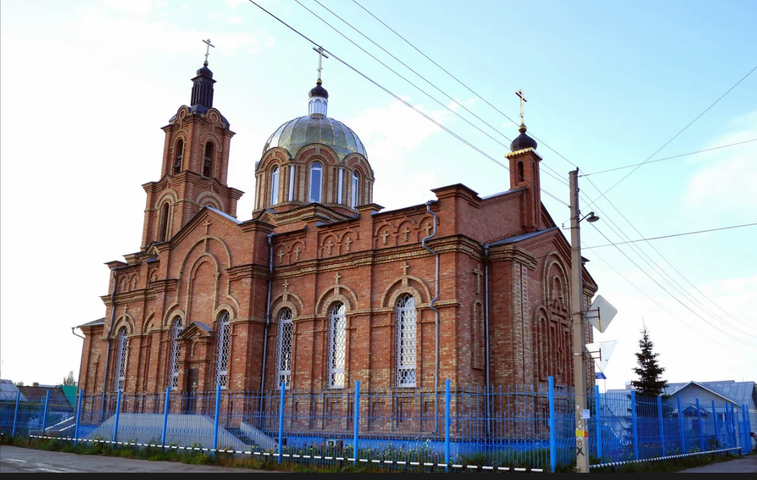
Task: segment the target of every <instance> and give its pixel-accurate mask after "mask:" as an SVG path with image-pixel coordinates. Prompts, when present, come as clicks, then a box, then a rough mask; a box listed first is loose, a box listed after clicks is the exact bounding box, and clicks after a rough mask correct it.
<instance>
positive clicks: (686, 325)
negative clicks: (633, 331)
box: [582, 247, 753, 355]
mask: <svg viewBox="0 0 757 480" xmlns="http://www.w3.org/2000/svg"><path fill="white" fill-rule="evenodd" d="M582 248H583V247H582ZM594 255H596V256H597V258H599V259H600V260H602V261H603V262H605V264H606V265H607V266H608V267H610V269H611V270H612V271H613V272H615V273H616V274H617V275H618V276H620V278H622V279H623V280H625V281H626V282H628V283H629V284H630V285H631V286H632V287H633V288H635V289H636V290H638V291H639V293H641V294H642V295H644V296H645V297H647V298H648V299H649V300H651V301H652V302H653V303H654V304H655V305H657V306H658V307H660V308H661V309H662V310H663V311H665V313H667V314H668V315H670V316H671V317H672V318H673V319H675V320H676V321H678V322H680V323H682V324H683V325H684V326H685V327H686V328H689V329H691V330H693V331H694V332H696V333H698V334H699V335H702V336H703V337H705V338H706V339H707V340H708V341H712V342H715V343H717V344H718V345H720V346H722V347H726V348H728V349H730V350H735V351H738V352H741V353H747V354H750V355H751V354H752V353H753V352H750V351H746V350H739V349H737V348H733V346H731V345H725V344H724V343H721V342H719V341H718V340H716V339H714V338H712V337H711V336H709V335H707V334H706V333H703V332H701V331H699V330H697V329H696V328H694V327H693V326H691V324H690V323H689V322H684V321H683V320H681V319H680V318H678V317H677V316H675V315H673V313H672V312H670V310H668V309H667V308H665V307H663V306H662V305H660V303H659V302H658V301H657V300H655V299H654V298H652V297H650V296H649V294H647V293H646V292H645V291H644V290H642V289H641V288H639V286H638V285H636V284H635V283H633V282H632V281H631V280H629V279H628V278H627V277H626V276H625V275H623V274H622V273H620V272H619V271H618V270H617V269H616V268H615V267H613V266H612V264H611V263H610V262H608V261H607V260H605V259H604V258H603V257H602V256H601V255H600V254H599V253H598V252H594Z"/></svg>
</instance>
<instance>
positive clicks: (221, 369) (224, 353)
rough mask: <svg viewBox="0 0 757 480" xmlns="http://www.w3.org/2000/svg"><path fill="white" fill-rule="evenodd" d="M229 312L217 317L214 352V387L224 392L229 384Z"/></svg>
mask: <svg viewBox="0 0 757 480" xmlns="http://www.w3.org/2000/svg"><path fill="white" fill-rule="evenodd" d="M229 318H230V315H229V312H226V311H224V312H222V313H221V314H220V315H219V316H218V344H217V350H216V387H218V386H219V385H220V387H221V390H225V389H226V388H227V387H228V384H229V357H230V353H231V352H230V349H231V345H230V343H231V342H230V341H229V340H230V337H231V335H230V334H231V324H230V323H229Z"/></svg>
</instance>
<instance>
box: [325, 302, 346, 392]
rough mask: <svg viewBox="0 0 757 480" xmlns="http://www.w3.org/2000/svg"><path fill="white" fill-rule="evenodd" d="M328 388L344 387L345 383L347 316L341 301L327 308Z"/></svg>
mask: <svg viewBox="0 0 757 480" xmlns="http://www.w3.org/2000/svg"><path fill="white" fill-rule="evenodd" d="M328 322H329V359H328V360H329V363H328V366H329V388H344V385H345V383H346V376H347V374H346V370H345V365H346V356H345V355H346V351H347V349H346V343H347V316H346V314H345V307H344V304H343V303H336V304H334V306H332V307H331V308H330V309H329V318H328Z"/></svg>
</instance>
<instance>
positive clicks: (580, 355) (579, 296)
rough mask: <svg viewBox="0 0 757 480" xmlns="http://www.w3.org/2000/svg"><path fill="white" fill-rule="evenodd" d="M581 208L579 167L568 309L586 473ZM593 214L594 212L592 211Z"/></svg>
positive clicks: (573, 175) (581, 469)
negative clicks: (571, 326) (579, 201)
mask: <svg viewBox="0 0 757 480" xmlns="http://www.w3.org/2000/svg"><path fill="white" fill-rule="evenodd" d="M580 215H581V210H580V209H579V208H578V168H576V169H575V170H574V171H572V172H570V244H571V248H570V250H571V267H570V274H571V282H570V286H571V302H570V303H571V308H572V309H573V311H572V312H571V314H572V318H573V382H574V389H575V399H576V412H575V414H576V470H577V471H578V473H589V438H588V435H589V433H588V429H587V428H586V420H585V419H584V418H583V417H584V415H583V413H584V410H586V409H587V405H586V403H587V402H586V367H585V365H584V312H583V289H584V282H583V265H582V263H581V230H580V226H579V224H580V223H581V220H583V219H582V218H581V217H580ZM592 216H593V215H592Z"/></svg>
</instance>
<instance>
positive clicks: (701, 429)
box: [697, 398, 704, 452]
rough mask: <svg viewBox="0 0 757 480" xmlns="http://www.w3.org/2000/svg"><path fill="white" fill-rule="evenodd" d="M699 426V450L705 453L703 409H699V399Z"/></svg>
mask: <svg viewBox="0 0 757 480" xmlns="http://www.w3.org/2000/svg"><path fill="white" fill-rule="evenodd" d="M697 425H699V449H700V450H701V451H703V452H704V425H702V409H701V408H699V398H697Z"/></svg>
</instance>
